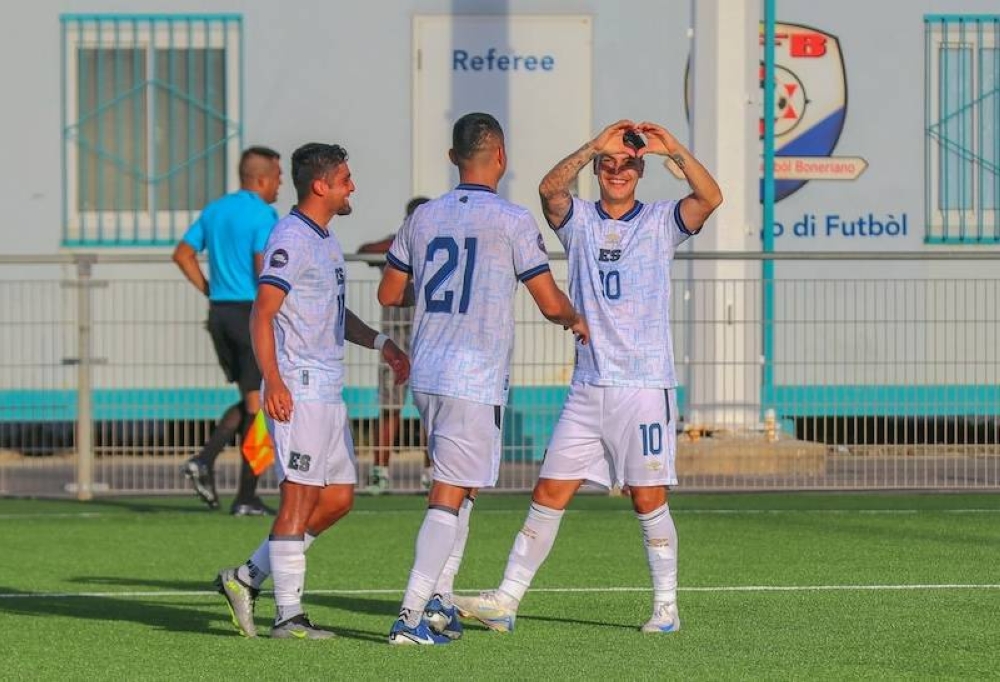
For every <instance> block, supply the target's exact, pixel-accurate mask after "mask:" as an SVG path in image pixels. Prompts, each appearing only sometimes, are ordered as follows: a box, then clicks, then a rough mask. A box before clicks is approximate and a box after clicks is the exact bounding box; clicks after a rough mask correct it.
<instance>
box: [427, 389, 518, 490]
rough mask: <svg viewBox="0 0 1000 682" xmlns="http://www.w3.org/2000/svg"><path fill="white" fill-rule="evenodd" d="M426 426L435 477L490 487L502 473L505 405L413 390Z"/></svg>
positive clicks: (442, 480)
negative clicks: (501, 459) (501, 452)
mask: <svg viewBox="0 0 1000 682" xmlns="http://www.w3.org/2000/svg"><path fill="white" fill-rule="evenodd" d="M413 402H414V404H415V405H416V406H417V410H419V412H420V419H421V420H422V421H423V423H424V427H425V428H426V429H427V449H428V451H429V452H430V456H431V462H432V464H433V465H434V480H435V481H441V482H442V483H449V484H451V485H456V486H460V487H463V488H489V487H492V486H494V485H496V482H497V477H498V476H499V475H500V451H501V448H502V446H503V412H504V410H503V407H502V406H500V405H486V404H484V403H476V402H472V401H471V400H462V399H461V398H450V397H448V396H443V395H431V394H429V393H421V392H419V391H414V392H413Z"/></svg>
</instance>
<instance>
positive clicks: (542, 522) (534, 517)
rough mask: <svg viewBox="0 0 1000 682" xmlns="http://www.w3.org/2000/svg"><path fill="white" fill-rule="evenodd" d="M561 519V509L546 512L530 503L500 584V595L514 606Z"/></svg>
mask: <svg viewBox="0 0 1000 682" xmlns="http://www.w3.org/2000/svg"><path fill="white" fill-rule="evenodd" d="M562 517H563V510H561V509H549V508H548V507H543V506H542V505H540V504H538V503H537V502H532V503H531V507H530V508H529V509H528V518H527V519H525V521H524V527H523V528H521V530H520V532H519V533H518V534H517V537H516V538H515V539H514V546H513V547H512V548H511V550H510V557H509V558H508V559H507V568H506V569H505V570H504V573H503V582H502V583H500V592H502V593H503V595H505V596H507V597H509V598H510V599H512V600H513V601H514V604H513V605H514V606H517V603H518V602H520V601H521V600H522V599H523V598H524V593H525V592H527V591H528V588H529V587H530V586H531V581H532V579H533V578H534V577H535V573H537V572H538V569H539V568H540V567H541V565H542V563H543V562H544V561H545V558H546V557H547V556H548V555H549V551H550V550H551V549H552V544H553V543H554V542H555V540H556V534H557V533H558V532H559V522H560V521H562Z"/></svg>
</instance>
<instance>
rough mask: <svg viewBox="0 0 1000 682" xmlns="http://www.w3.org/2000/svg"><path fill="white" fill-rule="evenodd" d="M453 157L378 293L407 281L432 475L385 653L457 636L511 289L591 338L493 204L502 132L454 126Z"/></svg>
mask: <svg viewBox="0 0 1000 682" xmlns="http://www.w3.org/2000/svg"><path fill="white" fill-rule="evenodd" d="M449 156H450V158H451V161H452V163H454V164H455V165H456V166H458V171H459V180H460V184H459V185H458V186H457V187H456V188H455V189H454V190H452V191H451V192H448V193H447V194H445V195H443V196H441V197H439V198H437V199H435V200H433V201H430V202H428V203H426V204H424V205H423V206H421V207H420V208H418V209H417V210H416V212H414V214H413V216H412V218H411V219H410V221H409V222H408V223H407V224H406V225H405V226H404V227H403V228H402V229H400V231H399V233H398V234H397V235H396V239H395V241H394V242H393V245H392V247H391V248H390V249H389V254H388V257H387V259H388V267H387V268H386V269H385V272H384V274H383V276H382V282H381V284H380V286H379V292H378V297H379V302H380V303H381V304H382V305H400V304H401V303H402V302H403V294H404V291H405V289H406V286H407V284H408V280H409V278H410V277H411V276H412V278H413V288H414V293H415V295H416V306H415V311H414V318H413V341H412V371H411V374H410V387H411V388H412V390H413V400H414V403H416V405H417V409H418V410H419V411H420V417H421V419H422V420H423V422H424V425H425V426H426V428H427V433H428V449H429V451H430V455H431V460H432V462H433V469H434V482H433V485H432V486H431V490H430V495H429V497H428V505H427V506H428V508H427V514H426V516H425V517H424V523H423V525H422V526H421V528H420V532H419V533H418V535H417V541H416V557H415V559H414V563H413V569H412V570H411V572H410V579H409V583H408V586H407V589H406V594H405V595H404V597H403V604H402V608H401V610H400V614H399V619H398V620H397V621H396V622H395V624H394V625H393V626H392V630H391V632H390V633H389V641H390V643H392V644H445V643H447V642H449V641H450V640H451V639H455V638H457V637H458V636H459V635H460V634H461V625H460V624H459V622H458V619H457V617H456V616H455V611H454V607H453V606H452V603H451V591H452V583H453V581H454V576H455V573H457V572H458V566H459V564H460V562H461V558H462V553H463V551H464V549H465V540H466V538H467V537H468V530H469V514H470V513H471V510H472V504H473V500H474V495H475V493H476V491H477V490H478V489H479V488H481V487H485V486H492V485H494V484H495V483H496V479H497V474H498V468H499V463H500V448H501V444H502V433H503V427H502V420H503V406H504V403H505V402H506V399H507V386H508V372H509V370H510V357H511V353H512V351H513V343H514V293H515V290H516V289H517V285H518V282H522V283H524V285H525V286H526V287H527V289H528V292H529V293H530V294H531V296H532V297H533V298H534V300H535V303H536V304H537V305H538V308H539V310H541V312H542V314H543V315H545V317H546V318H548V319H549V320H551V321H552V322H555V323H556V324H560V325H563V326H564V327H568V328H570V329H572V330H573V332H574V333H575V334H577V335H578V336H580V337H581V338H582V339H583V340H584V341H585V340H586V338H587V335H588V332H587V326H586V323H585V322H584V320H583V318H581V316H580V315H579V314H578V313H577V311H576V309H575V308H574V307H573V304H572V303H571V302H570V300H569V298H567V296H566V295H565V294H564V293H563V292H562V291H561V290H560V289H559V288H558V287H557V286H556V283H555V280H554V279H553V278H552V273H551V272H549V260H548V255H547V253H546V251H545V245H544V242H543V240H542V236H541V234H539V231H538V226H537V225H536V224H535V221H534V219H533V218H532V217H531V214H530V213H529V212H528V210H527V209H525V208H523V207H521V206H517V205H515V204H512V203H510V202H509V201H506V200H504V199H502V198H500V197H499V196H497V194H496V188H497V185H498V184H499V182H500V178H502V177H503V174H504V171H505V170H506V168H507V155H506V151H505V148H504V137H503V129H502V128H501V127H500V124H499V123H498V122H497V120H496V119H495V118H493V117H492V116H490V115H489V114H480V113H473V114H467V115H465V116H463V117H462V118H460V119H459V120H458V121H457V122H456V123H455V127H454V130H453V131H452V149H451V151H450V152H449ZM425 614H426V615H425Z"/></svg>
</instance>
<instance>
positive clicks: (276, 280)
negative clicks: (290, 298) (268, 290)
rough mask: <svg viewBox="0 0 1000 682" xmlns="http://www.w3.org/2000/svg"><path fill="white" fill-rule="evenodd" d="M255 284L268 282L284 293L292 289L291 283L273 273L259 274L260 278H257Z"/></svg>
mask: <svg viewBox="0 0 1000 682" xmlns="http://www.w3.org/2000/svg"><path fill="white" fill-rule="evenodd" d="M257 284H270V285H271V286H272V287H278V288H279V289H281V290H282V291H284V292H285V293H286V294H287V293H288V292H289V291H291V290H292V285H291V284H289V283H288V282H286V281H285V280H283V279H281V278H280V277H275V276H274V275H261V276H260V279H258V280H257Z"/></svg>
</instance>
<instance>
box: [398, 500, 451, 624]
mask: <svg viewBox="0 0 1000 682" xmlns="http://www.w3.org/2000/svg"><path fill="white" fill-rule="evenodd" d="M457 537H458V511H457V510H454V509H447V508H444V507H430V508H429V509H428V510H427V514H426V515H425V516H424V523H423V525H422V526H420V532H419V533H417V547H416V556H415V557H414V559H413V569H412V570H411V571H410V582H409V583H408V584H407V586H406V594H404V595H403V606H402V610H401V611H400V613H401V614H402V615H404V619H405V622H406V625H407V626H408V627H415V626H416V625H417V624H419V623H420V619H421V618H422V617H423V615H424V607H425V606H427V602H428V601H429V600H430V598H431V597H432V596H433V595H434V586H435V585H436V584H437V581H438V578H439V577H440V576H441V571H442V570H444V566H445V563H446V562H447V561H448V558H449V556H450V555H451V553H452V550H453V549H454V547H455V539H456V538H457Z"/></svg>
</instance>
